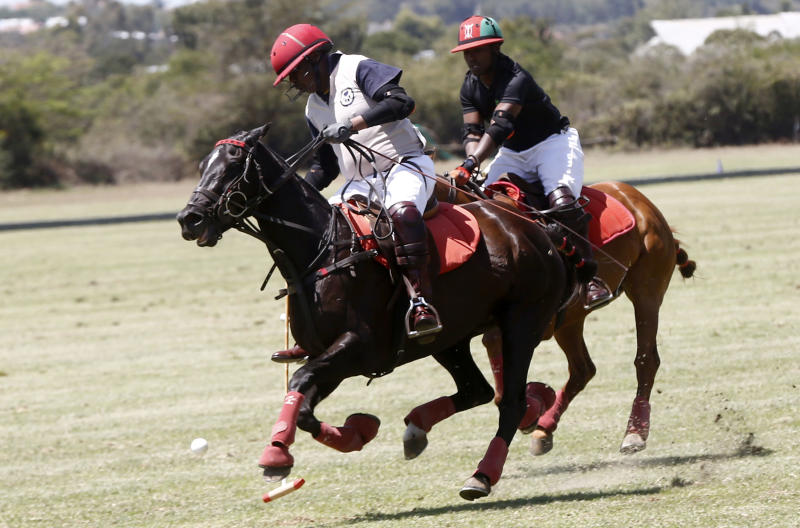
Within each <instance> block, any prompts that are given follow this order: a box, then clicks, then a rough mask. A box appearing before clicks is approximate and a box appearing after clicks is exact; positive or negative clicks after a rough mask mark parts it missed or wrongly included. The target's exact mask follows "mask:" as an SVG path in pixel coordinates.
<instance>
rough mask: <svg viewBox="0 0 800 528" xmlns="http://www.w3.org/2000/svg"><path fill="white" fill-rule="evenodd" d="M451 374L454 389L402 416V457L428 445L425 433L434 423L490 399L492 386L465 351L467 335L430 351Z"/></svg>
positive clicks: (467, 348)
mask: <svg viewBox="0 0 800 528" xmlns="http://www.w3.org/2000/svg"><path fill="white" fill-rule="evenodd" d="M433 358H434V359H435V360H436V361H438V362H439V364H440V365H441V366H443V367H444V368H445V369H447V372H449V373H450V375H451V376H452V377H453V381H455V383H456V393H455V394H453V395H451V396H442V397H441V398H437V399H435V400H432V401H429V402H427V403H424V404H422V405H419V406H417V407H415V408H414V409H413V410H412V411H411V412H410V413H408V416H406V417H405V423H406V426H407V427H406V431H405V433H404V434H403V451H404V454H405V457H406V460H411V459H412V458H416V457H417V456H419V455H420V454H421V453H422V452H423V451H424V450H425V448H426V447H427V445H428V436H427V433H429V432H430V430H431V428H433V426H434V425H436V424H437V423H439V422H441V421H442V420H444V419H445V418H449V417H450V416H452V415H453V414H455V413H457V412H461V411H466V410H467V409H471V408H473V407H477V406H478V405H482V404H484V403H488V402H489V401H491V399H492V394H493V392H492V387H491V386H490V385H489V383H487V381H486V379H485V378H484V377H483V373H481V371H480V369H479V368H478V366H477V365H475V361H474V360H473V359H472V355H471V354H470V352H469V339H465V340H464V341H462V342H461V343H459V344H457V345H455V346H454V347H452V348H449V349H447V350H444V351H442V352H439V353H436V354H434V355H433Z"/></svg>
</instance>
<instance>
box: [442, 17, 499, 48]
mask: <svg viewBox="0 0 800 528" xmlns="http://www.w3.org/2000/svg"><path fill="white" fill-rule="evenodd" d="M497 42H503V32H502V31H500V26H499V25H498V24H497V22H496V21H495V19H493V18H491V17H487V16H478V15H475V16H471V17H469V18H468V19H466V20H464V21H463V22H462V23H461V26H460V27H459V28H458V46H456V47H455V48H453V49H451V50H450V53H456V52H457V51H464V50H466V49H470V48H477V47H478V46H487V45H489V44H495V43H497Z"/></svg>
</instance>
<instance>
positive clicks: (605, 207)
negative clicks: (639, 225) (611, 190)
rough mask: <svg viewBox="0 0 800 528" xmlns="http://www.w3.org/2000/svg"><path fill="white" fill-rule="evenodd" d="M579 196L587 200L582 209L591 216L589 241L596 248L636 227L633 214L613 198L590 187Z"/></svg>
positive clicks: (585, 188)
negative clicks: (587, 202)
mask: <svg viewBox="0 0 800 528" xmlns="http://www.w3.org/2000/svg"><path fill="white" fill-rule="evenodd" d="M581 194H583V195H584V196H586V197H587V198H588V199H589V204H588V205H586V207H584V209H585V210H586V211H588V212H589V213H591V215H592V221H591V222H589V241H590V242H591V243H592V244H594V245H596V246H598V247H599V246H603V245H604V244H608V243H609V242H611V241H612V240H614V239H615V238H617V237H618V236H620V235H623V234H625V233H627V232H628V231H630V230H631V229H633V228H634V226H635V225H636V219H635V218H634V217H633V214H631V212H630V211H629V210H628V208H627V207H625V206H624V205H622V203H621V202H620V201H619V200H617V199H616V198H614V197H613V196H609V195H607V194H606V193H604V192H603V191H599V190H597V189H593V188H591V187H584V188H583V189H581Z"/></svg>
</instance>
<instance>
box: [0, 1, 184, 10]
mask: <svg viewBox="0 0 800 528" xmlns="http://www.w3.org/2000/svg"><path fill="white" fill-rule="evenodd" d="M48 1H49V2H50V3H51V4H57V5H64V4H68V3H69V2H70V0H48ZM117 1H118V2H120V3H123V4H140V5H141V4H151V3H152V0H117ZM197 1H198V0H163V4H164V6H165V7H168V8H169V7H177V6H180V5H183V4H190V3H193V2H197ZM24 2H25V0H0V7H11V6H14V5H17V4H20V3H24Z"/></svg>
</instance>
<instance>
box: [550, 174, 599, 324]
mask: <svg viewBox="0 0 800 528" xmlns="http://www.w3.org/2000/svg"><path fill="white" fill-rule="evenodd" d="M547 200H548V202H549V203H550V207H551V208H560V209H558V211H556V212H555V214H554V216H555V217H556V219H557V220H559V221H561V222H562V223H564V225H566V226H567V227H568V228H570V229H572V230H573V231H575V233H577V235H578V236H575V235H574V234H572V233H569V232H567V233H563V234H562V239H561V241H560V243H559V246H558V247H559V250H561V251H562V252H563V253H564V254H565V255H566V256H567V259H568V260H569V261H570V263H572V264H573V265H574V266H575V273H576V276H577V278H578V281H580V282H581V283H583V284H584V299H583V306H584V308H586V309H592V308H597V307H599V306H601V305H603V304H606V303H608V302H609V301H611V300H612V299H613V298H614V295H613V294H612V293H611V291H609V289H608V287H607V286H606V284H605V282H604V281H603V279H601V278H600V277H598V276H597V261H595V260H594V258H593V253H592V245H591V244H590V243H589V220H591V218H592V216H591V215H590V214H589V213H587V212H586V211H584V210H583V207H581V205H580V203H579V202H578V201H577V200H576V199H575V197H574V196H573V195H572V191H571V190H570V189H568V188H567V187H557V188H556V189H555V190H554V191H553V192H551V193H550V194H548V195H547Z"/></svg>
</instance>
